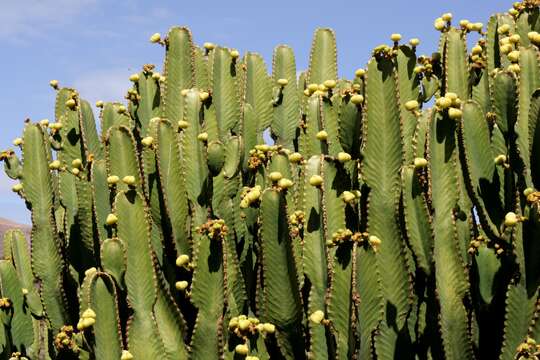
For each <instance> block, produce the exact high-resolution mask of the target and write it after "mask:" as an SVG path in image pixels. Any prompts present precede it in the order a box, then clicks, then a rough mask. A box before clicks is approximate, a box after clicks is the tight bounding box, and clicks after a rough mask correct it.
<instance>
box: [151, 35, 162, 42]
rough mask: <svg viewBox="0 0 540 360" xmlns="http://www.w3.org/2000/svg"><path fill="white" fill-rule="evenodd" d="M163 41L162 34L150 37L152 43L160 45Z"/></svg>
mask: <svg viewBox="0 0 540 360" xmlns="http://www.w3.org/2000/svg"><path fill="white" fill-rule="evenodd" d="M160 41H161V34H160V33H155V34H154V35H152V36H150V42H151V43H154V44H155V43H158V42H160Z"/></svg>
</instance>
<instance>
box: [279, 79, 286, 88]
mask: <svg viewBox="0 0 540 360" xmlns="http://www.w3.org/2000/svg"><path fill="white" fill-rule="evenodd" d="M277 83H278V85H279V86H285V85H287V84H288V83H289V80H287V79H278V81H277Z"/></svg>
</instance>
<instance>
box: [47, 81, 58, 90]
mask: <svg viewBox="0 0 540 360" xmlns="http://www.w3.org/2000/svg"><path fill="white" fill-rule="evenodd" d="M49 85H51V87H52V88H53V89H58V80H51V81H49Z"/></svg>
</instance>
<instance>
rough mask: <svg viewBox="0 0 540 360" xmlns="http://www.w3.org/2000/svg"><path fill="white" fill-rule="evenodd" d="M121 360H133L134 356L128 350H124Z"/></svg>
mask: <svg viewBox="0 0 540 360" xmlns="http://www.w3.org/2000/svg"><path fill="white" fill-rule="evenodd" d="M120 360H133V355H131V353H130V352H129V351H127V350H122V356H120Z"/></svg>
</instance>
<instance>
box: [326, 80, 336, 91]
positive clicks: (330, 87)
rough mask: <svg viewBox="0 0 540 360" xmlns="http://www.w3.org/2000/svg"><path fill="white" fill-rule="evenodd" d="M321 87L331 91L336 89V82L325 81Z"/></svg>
mask: <svg viewBox="0 0 540 360" xmlns="http://www.w3.org/2000/svg"><path fill="white" fill-rule="evenodd" d="M323 85H324V86H325V87H327V88H328V89H333V88H335V87H336V85H337V82H336V80H326V81H325V82H324V83H323Z"/></svg>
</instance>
